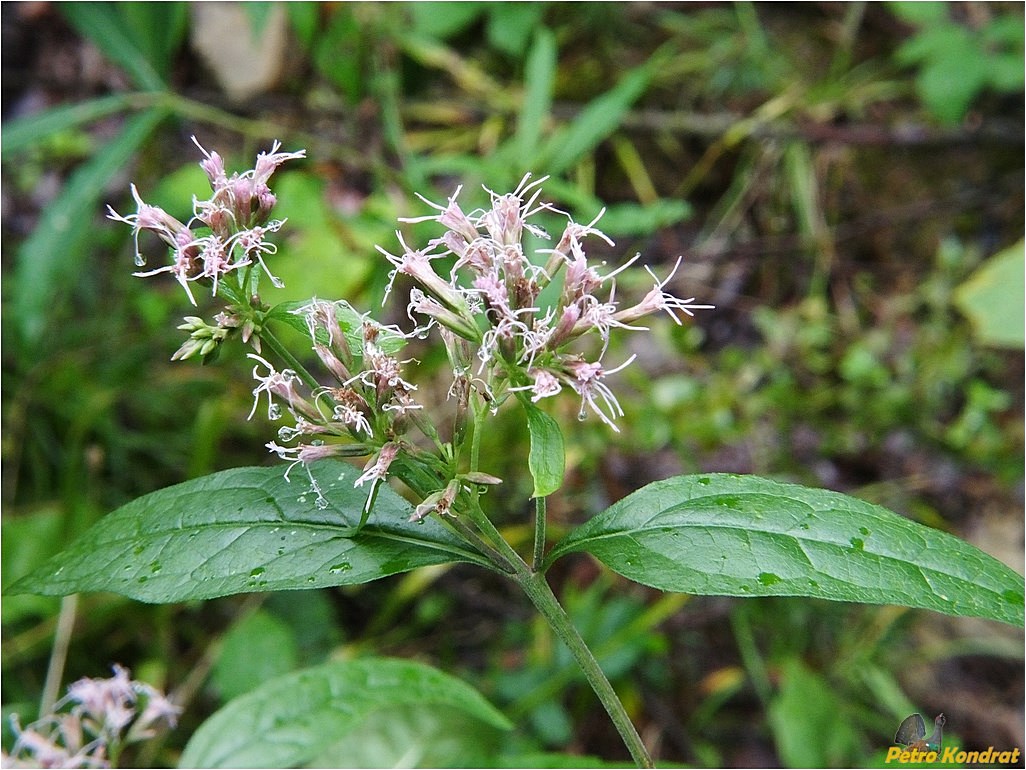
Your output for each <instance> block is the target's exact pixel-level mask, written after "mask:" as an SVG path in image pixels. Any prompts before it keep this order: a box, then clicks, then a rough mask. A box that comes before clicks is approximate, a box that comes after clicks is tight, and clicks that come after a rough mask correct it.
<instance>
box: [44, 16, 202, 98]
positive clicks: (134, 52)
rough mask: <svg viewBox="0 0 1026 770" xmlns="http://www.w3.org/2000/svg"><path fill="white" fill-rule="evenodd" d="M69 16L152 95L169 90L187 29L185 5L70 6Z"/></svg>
mask: <svg viewBox="0 0 1026 770" xmlns="http://www.w3.org/2000/svg"><path fill="white" fill-rule="evenodd" d="M60 11H61V13H62V14H63V15H64V17H65V18H66V19H67V20H68V21H69V22H71V24H72V25H73V26H74V27H75V29H77V30H78V32H79V33H80V34H82V35H83V36H84V37H87V38H89V40H91V41H92V42H93V43H95V44H96V47H97V48H99V49H100V51H101V52H102V53H103V55H104V56H106V57H108V58H109V59H110V60H111V61H113V62H114V63H115V64H117V65H118V66H120V67H121V68H123V69H124V70H125V72H126V73H128V75H129V77H131V78H132V80H133V81H135V84H136V85H137V86H139V88H142V89H144V90H147V91H161V90H164V89H165V88H166V84H165V80H166V78H167V75H168V73H169V72H170V65H171V59H172V57H173V54H174V52H175V50H176V48H177V47H178V45H179V44H180V43H181V41H182V38H183V35H184V33H185V29H186V22H187V14H188V10H187V8H186V5H185V3H103V2H100V3H97V2H92V3H67V4H64V5H61V6H60Z"/></svg>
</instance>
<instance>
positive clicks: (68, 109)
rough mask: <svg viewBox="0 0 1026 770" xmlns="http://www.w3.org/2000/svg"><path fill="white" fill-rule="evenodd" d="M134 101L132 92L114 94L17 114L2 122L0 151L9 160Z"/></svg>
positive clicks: (134, 97) (126, 106) (121, 108)
mask: <svg viewBox="0 0 1026 770" xmlns="http://www.w3.org/2000/svg"><path fill="white" fill-rule="evenodd" d="M135 101H136V96H135V95H134V94H114V95H111V96H102V97H100V98H98V99H90V100H89V101H86V102H79V103H77V104H65V105H61V106H60V107H54V108H53V109H50V110H44V111H43V112H39V113H36V114H34V115H26V116H25V117H23V118H16V119H14V120H11V121H10V122H8V123H5V124H4V143H3V147H0V153H2V155H3V159H4V160H11V159H13V158H14V157H15V156H16V155H18V154H19V153H22V152H25V151H26V150H27V149H29V148H30V147H33V146H34V145H36V144H38V143H40V142H41V141H42V140H44V139H45V138H46V137H49V136H52V135H54V134H57V133H60V132H61V131H66V130H68V129H71V128H75V127H77V126H81V125H83V124H86V123H92V122H93V121H94V120H99V119H100V118H105V117H107V116H108V115H113V114H114V113H116V112H121V111H122V110H125V109H128V108H129V107H130V106H131V105H132V104H133V103H134V102H135Z"/></svg>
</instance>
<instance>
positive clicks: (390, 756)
mask: <svg viewBox="0 0 1026 770" xmlns="http://www.w3.org/2000/svg"><path fill="white" fill-rule="evenodd" d="M511 727H512V726H511V725H510V723H509V721H508V720H507V719H506V718H505V717H504V716H503V715H502V714H501V713H500V712H499V711H498V710H496V709H495V707H494V706H492V705H491V704H490V703H488V701H487V700H485V698H484V697H483V696H482V695H481V694H480V693H478V692H477V690H475V689H473V688H472V687H471V686H470V685H468V684H466V683H464V682H462V681H460V680H459V679H456V678H455V677H452V676H449V675H448V674H445V673H443V672H441V671H439V670H437V669H435V668H432V667H430V666H426V665H424V664H422V663H414V662H411V661H404V660H391V659H363V660H353V661H344V662H343V661H338V662H332V663H327V664H325V665H322V666H317V667H315V668H310V669H306V670H304V671H300V672H297V673H295V674H289V675H287V676H283V677H279V678H278V679H274V680H272V681H270V682H267V683H266V684H264V685H262V686H261V687H259V688H257V689H256V690H254V691H252V692H250V693H248V694H246V695H244V696H242V697H240V698H238V699H236V700H234V701H232V702H231V703H229V704H228V705H227V706H225V707H224V708H222V709H221V710H220V711H218V712H217V713H215V714H214V715H213V716H212V717H210V719H208V720H207V721H206V722H204V723H203V724H202V725H201V726H200V728H199V729H198V730H197V731H196V732H195V733H194V734H193V736H192V738H191V739H190V741H189V743H188V745H187V746H186V747H185V751H184V752H183V753H182V758H181V761H180V766H181V767H445V766H453V765H457V764H458V765H462V766H466V767H472V766H475V765H477V766H484V765H483V764H481V763H482V762H483V761H484V760H485V759H486V758H487V753H486V752H487V751H488V750H489V749H490V748H491V749H492V750H494V741H495V737H496V734H497V731H500V730H509V729H511Z"/></svg>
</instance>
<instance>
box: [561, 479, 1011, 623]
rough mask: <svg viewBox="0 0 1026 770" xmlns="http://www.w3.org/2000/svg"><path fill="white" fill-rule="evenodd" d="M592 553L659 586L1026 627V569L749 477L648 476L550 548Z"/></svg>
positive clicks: (834, 495)
mask: <svg viewBox="0 0 1026 770" xmlns="http://www.w3.org/2000/svg"><path fill="white" fill-rule="evenodd" d="M575 551H585V552H587V553H591V554H593V555H594V556H595V557H597V558H598V559H599V560H600V561H602V562H603V563H605V564H606V565H607V566H609V567H610V568H611V569H613V570H615V571H616V572H619V573H620V574H621V575H623V576H624V577H628V578H630V579H631V580H635V581H637V582H639V583H643V584H645V585H649V586H653V587H654V588H660V589H662V590H664V591H681V592H684V593H692V594H722V595H726V596H812V597H818V598H822V599H833V600H837V601H848V602H868V603H872V604H899V605H904V606H908V607H921V608H924V609H928V610H936V611H937V612H944V613H947V614H949V615H968V616H973V617H982V618H991V619H993V620H999V621H1002V622H1005V623H1009V624H1012V625H1018V626H1022V625H1023V602H1024V591H1023V587H1024V586H1023V578H1022V576H1020V575H1018V574H1017V573H1016V572H1015V571H1013V570H1012V569H1010V568H1009V567H1006V566H1005V565H1004V564H1002V563H1001V562H999V561H997V560H996V559H994V558H992V557H990V556H988V555H987V554H985V553H983V552H982V551H980V550H979V549H977V548H974V547H973V546H971V545H969V544H968V543H966V542H963V541H962V540H959V539H958V538H956V537H953V536H952V535H948V534H946V533H944V532H940V531H939V530H935V529H931V528H929V527H924V526H922V525H921V524H917V523H915V522H913V521H909V520H908V519H905V518H903V517H901V516H898V515H897V514H896V513H892V512H891V511H888V510H887V509H886V508H882V507H880V506H879V505H873V504H871V503H867V502H863V501H862V500H857V499H855V498H853V497H848V496H847V495H843V494H840V493H838V492H829V491H825V490H820V489H809V488H807V487H802V486H798V485H797V484H782V483H779V482H775V481H770V480H768V479H762V478H758V477H755V476H735V475H730V474H706V475H695V476H679V477H676V478H672V479H666V480H665V481H657V482H655V483H653V484H649V485H648V486H646V487H643V488H642V489H639V490H638V491H637V492H634V493H633V494H631V495H628V496H627V497H625V498H624V499H623V500H621V501H619V502H618V503H616V504H615V505H613V506H611V507H610V508H608V509H606V510H605V511H604V512H602V513H601V514H599V515H598V516H596V517H595V518H593V519H591V520H590V521H589V522H588V523H586V524H585V525H584V526H582V527H580V528H579V529H576V530H574V531H573V532H571V533H570V534H569V535H568V536H567V537H566V538H564V539H563V540H562V542H560V543H559V544H558V545H557V546H556V547H555V548H554V549H553V551H552V553H551V554H550V555H549V558H548V559H547V561H546V564H551V563H552V562H553V561H554V560H555V559H558V558H559V557H560V556H563V555H564V554H567V553H571V552H575Z"/></svg>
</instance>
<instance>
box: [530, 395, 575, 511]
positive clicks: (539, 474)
mask: <svg viewBox="0 0 1026 770" xmlns="http://www.w3.org/2000/svg"><path fill="white" fill-rule="evenodd" d="M521 403H522V404H523V406H524V411H526V412H527V427H528V430H529V431H530V434H531V451H530V453H529V454H528V456H527V467H528V469H529V470H530V471H531V478H532V479H534V493H533V494H532V497H548V496H549V495H551V494H552V493H553V492H555V491H556V490H557V489H559V488H560V487H561V486H563V471H564V466H565V463H566V450H565V449H564V448H563V432H562V431H561V430H560V429H559V423H557V422H556V421H555V420H553V419H552V418H551V417H549V416H548V415H547V414H545V412H543V411H542V410H541V409H539V408H538V407H536V406H535V405H534V404H532V403H531V402H530V401H528V400H527V398H526V397H525V398H522V399H521Z"/></svg>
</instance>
